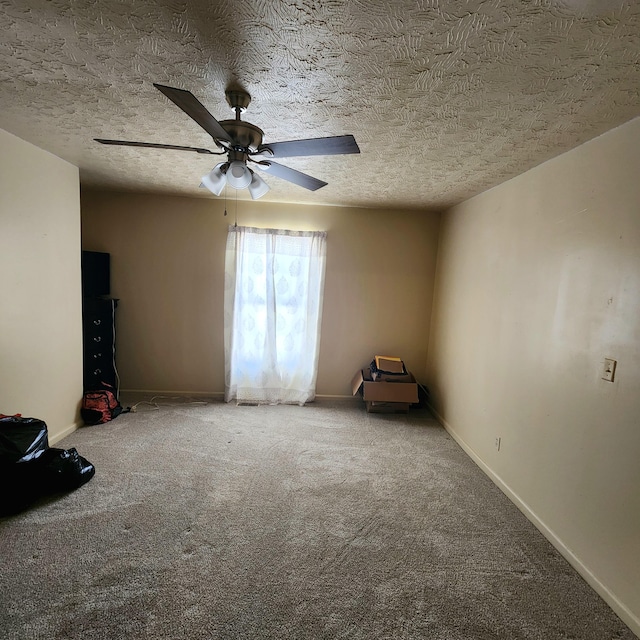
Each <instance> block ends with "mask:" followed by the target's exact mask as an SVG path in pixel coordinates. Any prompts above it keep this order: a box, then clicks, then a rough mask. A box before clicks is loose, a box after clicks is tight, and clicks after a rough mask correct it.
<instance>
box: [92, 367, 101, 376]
mask: <svg viewBox="0 0 640 640" xmlns="http://www.w3.org/2000/svg"><path fill="white" fill-rule="evenodd" d="M101 373H102V369H94V370H93V375H94V376H99V375H100V374H101Z"/></svg>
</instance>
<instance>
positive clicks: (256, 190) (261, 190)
mask: <svg viewBox="0 0 640 640" xmlns="http://www.w3.org/2000/svg"><path fill="white" fill-rule="evenodd" d="M249 171H251V169H249ZM267 191H269V185H268V184H267V183H266V182H265V181H264V180H263V179H262V178H261V177H260V176H259V175H257V174H256V173H255V171H251V183H250V184H249V194H250V195H251V199H252V200H257V199H258V198H262V196H263V195H264V194H265V193H267Z"/></svg>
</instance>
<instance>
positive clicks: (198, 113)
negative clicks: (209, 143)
mask: <svg viewBox="0 0 640 640" xmlns="http://www.w3.org/2000/svg"><path fill="white" fill-rule="evenodd" d="M153 86H154V87H155V88H156V89H158V90H159V91H162V93H164V95H165V96H167V98H169V100H171V102H173V103H174V104H175V105H176V106H178V107H180V109H182V110H183V111H184V112H185V113H186V114H187V115H188V116H189V117H190V118H192V119H193V120H195V121H196V122H197V123H198V124H199V125H200V126H201V127H202V128H203V129H204V130H205V131H206V132H207V133H208V134H209V135H210V136H211V137H213V138H216V139H218V140H225V141H226V142H233V141H232V139H231V137H230V136H229V134H228V133H227V132H226V131H225V130H224V129H223V128H222V125H221V124H220V123H219V122H218V121H217V120H216V119H215V118H214V117H213V116H212V115H211V114H210V113H209V112H208V111H207V109H206V107H205V106H204V105H203V104H202V103H201V102H200V101H199V100H198V98H196V97H195V96H194V95H193V94H192V93H191V92H190V91H185V90H184V89H174V88H173V87H166V86H165V85H163V84H156V83H155V82H154V83H153Z"/></svg>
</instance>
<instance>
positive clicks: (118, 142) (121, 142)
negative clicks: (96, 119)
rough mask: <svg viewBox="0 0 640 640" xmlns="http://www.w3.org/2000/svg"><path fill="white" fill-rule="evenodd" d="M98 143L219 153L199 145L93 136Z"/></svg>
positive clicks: (211, 153) (213, 154)
mask: <svg viewBox="0 0 640 640" xmlns="http://www.w3.org/2000/svg"><path fill="white" fill-rule="evenodd" d="M94 140H95V141H96V142H99V143H100V144H114V145H119V146H121V147H147V148H150V149H174V150H175V151H195V152H196V153H207V154H210V155H212V156H215V155H219V154H217V153H214V152H213V151H209V149H203V148H201V147H182V146H180V145H175V144H155V143H154V142H130V141H129V140H105V139H103V138H94Z"/></svg>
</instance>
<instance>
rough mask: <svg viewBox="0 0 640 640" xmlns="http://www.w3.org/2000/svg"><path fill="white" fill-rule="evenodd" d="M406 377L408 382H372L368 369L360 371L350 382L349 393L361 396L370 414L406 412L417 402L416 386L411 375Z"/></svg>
mask: <svg viewBox="0 0 640 640" xmlns="http://www.w3.org/2000/svg"><path fill="white" fill-rule="evenodd" d="M407 375H408V376H409V378H410V382H406V381H403V382H399V381H395V380H373V379H372V377H371V370H370V369H361V370H359V371H357V372H356V374H355V375H354V376H353V379H352V380H351V391H352V393H353V395H354V396H355V395H356V394H360V395H361V396H362V399H363V400H364V401H365V403H366V405H367V411H369V412H371V413H382V412H384V413H388V412H390V411H394V412H395V411H403V412H406V411H408V410H409V406H410V405H411V404H414V403H417V402H418V385H417V383H416V382H415V378H414V377H413V376H412V375H411V373H409V374H407ZM402 377H403V378H404V377H405V376H402Z"/></svg>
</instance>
